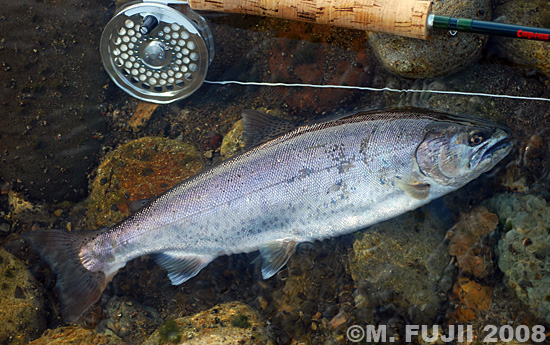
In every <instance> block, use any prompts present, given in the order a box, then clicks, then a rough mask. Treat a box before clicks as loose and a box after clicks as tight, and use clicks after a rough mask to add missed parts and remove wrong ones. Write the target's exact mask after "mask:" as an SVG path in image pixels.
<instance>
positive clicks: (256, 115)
mask: <svg viewBox="0 0 550 345" xmlns="http://www.w3.org/2000/svg"><path fill="white" fill-rule="evenodd" d="M242 116H243V127H244V148H245V150H248V149H251V148H252V147H254V146H258V145H260V144H263V143H265V142H267V141H269V140H271V139H275V138H277V137H279V136H281V135H283V134H285V133H288V132H290V131H291V130H293V129H294V128H296V127H297V126H296V124H295V123H294V122H292V121H288V120H285V119H280V118H278V117H273V116H270V115H267V114H265V113H262V112H259V111H256V110H252V109H246V110H243V112H242Z"/></svg>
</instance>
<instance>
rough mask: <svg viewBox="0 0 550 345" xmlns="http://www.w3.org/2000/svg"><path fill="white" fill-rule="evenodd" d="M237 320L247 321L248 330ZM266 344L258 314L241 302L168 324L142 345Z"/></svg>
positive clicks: (264, 332)
mask: <svg viewBox="0 0 550 345" xmlns="http://www.w3.org/2000/svg"><path fill="white" fill-rule="evenodd" d="M235 317H240V318H243V317H246V320H247V322H248V323H249V327H240V326H241V324H239V325H237V326H235V325H233V324H232V320H234V319H235ZM167 341H170V343H172V344H197V345H198V344H204V345H206V344H243V345H254V344H266V343H268V341H269V338H268V335H267V332H266V330H265V328H264V325H263V323H262V321H261V320H260V317H259V315H258V313H257V312H256V311H254V310H252V309H251V308H250V307H249V306H247V305H246V304H244V303H241V302H229V303H224V304H220V305H217V306H215V307H213V308H210V309H208V310H205V311H203V312H200V313H198V314H196V315H193V316H186V317H182V318H178V319H175V320H168V321H167V322H166V323H165V324H164V326H162V327H161V328H159V329H158V330H157V331H156V332H155V333H153V335H151V337H150V338H149V339H148V340H146V341H145V342H144V343H143V345H157V344H163V343H166V342H167Z"/></svg>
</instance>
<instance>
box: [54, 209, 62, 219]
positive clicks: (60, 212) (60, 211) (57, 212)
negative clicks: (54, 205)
mask: <svg viewBox="0 0 550 345" xmlns="http://www.w3.org/2000/svg"><path fill="white" fill-rule="evenodd" d="M53 214H54V216H56V217H61V215H62V214H63V210H62V209H60V208H58V209H57V210H55V211H53Z"/></svg>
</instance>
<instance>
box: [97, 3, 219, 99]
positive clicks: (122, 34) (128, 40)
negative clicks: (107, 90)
mask: <svg viewBox="0 0 550 345" xmlns="http://www.w3.org/2000/svg"><path fill="white" fill-rule="evenodd" d="M169 3H170V2H164V3H160V2H151V1H149V2H137V3H135V2H134V3H130V4H128V5H126V6H125V7H123V8H122V9H121V10H120V11H119V12H118V13H117V14H116V15H115V17H114V18H113V19H111V21H110V22H109V23H108V24H107V26H106V27H105V29H104V30H103V34H102V36H101V43H100V53H101V58H102V60H103V65H104V66H105V70H106V71H107V73H108V74H109V76H110V77H111V79H113V81H114V82H115V84H117V85H118V86H119V87H120V88H121V89H123V90H124V91H126V92H127V93H129V94H130V95H132V96H134V97H136V98H139V99H141V100H144V101H148V102H154V103H160V104H166V103H170V102H173V101H176V100H179V99H182V98H185V97H188V96H189V95H191V94H192V93H193V92H195V91H196V90H197V89H198V88H199V87H200V86H201V85H202V83H203V81H204V78H205V76H206V73H207V71H208V66H209V65H210V63H211V62H212V59H213V58H214V40H213V37H212V32H211V31H210V28H209V27H208V24H207V23H206V20H205V19H204V18H203V17H201V16H200V15H198V14H197V13H195V12H194V11H193V10H191V8H189V6H187V5H185V6H183V7H182V8H183V13H182V12H180V11H177V10H176V9H174V8H172V7H170V6H168V4H169ZM172 3H175V4H181V3H182V2H181V1H176V2H172Z"/></svg>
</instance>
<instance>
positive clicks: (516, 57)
mask: <svg viewBox="0 0 550 345" xmlns="http://www.w3.org/2000/svg"><path fill="white" fill-rule="evenodd" d="M494 17H495V18H496V19H495V21H497V22H502V23H507V24H518V25H527V26H534V27H539V28H548V27H550V2H549V1H548V0H516V1H507V2H505V3H503V4H502V5H500V6H497V7H496V8H495V15H494ZM494 40H495V46H496V49H497V51H498V53H499V55H500V56H501V57H503V58H505V59H507V60H510V61H511V62H513V63H515V64H518V65H522V66H525V67H527V68H531V69H538V70H540V71H541V72H543V73H544V74H546V75H547V76H550V47H549V46H548V43H547V42H541V41H531V40H526V39H522V40H520V39H513V38H507V37H498V36H495V37H494Z"/></svg>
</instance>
